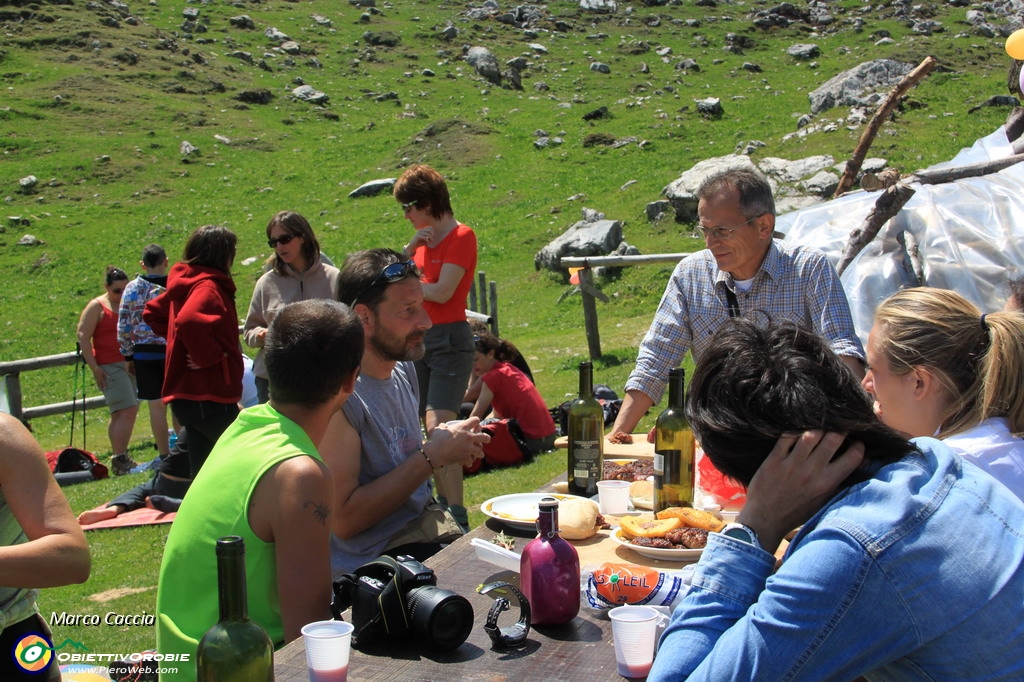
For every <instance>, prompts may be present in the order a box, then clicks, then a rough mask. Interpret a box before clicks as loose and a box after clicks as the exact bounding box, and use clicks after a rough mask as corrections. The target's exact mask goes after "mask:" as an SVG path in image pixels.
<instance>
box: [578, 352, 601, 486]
mask: <svg viewBox="0 0 1024 682" xmlns="http://www.w3.org/2000/svg"><path fill="white" fill-rule="evenodd" d="M603 470H604V410H602V409H601V403H599V402H597V398H595V397H594V366H593V365H592V364H590V363H589V362H581V363H580V396H579V397H578V398H577V399H576V400H574V401H572V404H571V405H569V494H571V495H581V496H584V497H592V496H594V495H596V494H597V482H598V481H600V480H601V477H602V475H603V473H604V471H603Z"/></svg>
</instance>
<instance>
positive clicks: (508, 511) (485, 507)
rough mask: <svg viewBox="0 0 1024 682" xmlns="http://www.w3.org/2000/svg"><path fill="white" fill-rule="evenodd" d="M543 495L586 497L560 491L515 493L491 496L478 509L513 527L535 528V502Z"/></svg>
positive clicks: (560, 497)
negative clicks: (564, 493)
mask: <svg viewBox="0 0 1024 682" xmlns="http://www.w3.org/2000/svg"><path fill="white" fill-rule="evenodd" d="M545 497H554V498H555V499H557V500H559V501H561V500H570V499H573V498H576V499H580V500H583V499H586V498H583V497H579V496H577V495H563V494H561V493H515V494H512V495H502V496H500V497H492V498H491V499H489V500H487V501H485V502H484V503H483V504H481V505H480V511H482V512H483V513H484V514H486V515H487V516H490V517H491V518H492V519H496V520H498V521H501V522H502V523H507V524H508V525H510V526H512V527H513V528H521V529H523V530H535V528H536V525H537V503H538V502H540V501H541V499H542V498H545Z"/></svg>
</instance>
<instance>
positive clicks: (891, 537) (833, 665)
mask: <svg viewBox="0 0 1024 682" xmlns="http://www.w3.org/2000/svg"><path fill="white" fill-rule="evenodd" d="M686 408H687V415H688V416H689V418H690V423H691V424H692V425H693V429H694V434H695V435H696V436H697V437H698V438H699V440H700V442H701V445H702V446H703V448H704V451H705V453H706V454H707V456H708V457H710V458H711V460H712V462H713V463H714V464H715V466H716V467H717V468H718V469H719V470H720V471H722V472H723V473H725V474H726V475H728V476H731V477H733V478H735V479H736V480H738V481H740V482H741V483H743V484H744V485H746V486H747V502H746V506H745V507H744V508H743V510H742V511H741V512H740V514H739V517H738V519H737V522H736V523H733V524H729V525H728V526H726V527H725V529H723V531H722V532H721V533H711V534H710V535H709V537H708V544H707V548H706V549H705V550H704V552H703V554H702V556H701V558H700V561H699V562H698V564H697V566H696V571H695V572H694V576H693V583H692V586H691V589H690V591H689V593H688V594H687V595H686V597H685V598H684V599H683V601H682V602H681V603H680V605H679V606H678V607H677V608H676V610H675V612H674V613H673V615H672V620H671V622H670V624H669V626H668V628H667V629H666V631H665V634H664V636H663V637H662V639H661V646H660V648H659V650H658V654H657V657H656V658H655V661H654V667H653V668H652V670H651V674H650V676H649V677H648V679H649V680H652V682H654V681H657V682H662V681H665V680H682V679H686V680H690V681H691V682H692V681H694V680H721V681H723V682H726V681H732V680H791V681H793V682H796V681H799V680H807V681H811V680H814V681H818V680H853V679H856V678H858V676H864V677H865V678H866V679H868V680H898V681H900V682H911V681H915V682H916V681H921V682H925V681H927V682H935V681H937V680H947V681H949V682H953V681H954V680H955V681H957V682H969V681H972V680H1007V681H1008V680H1021V679H1024V619H1022V618H1021V617H1020V614H1021V613H1024V505H1022V504H1021V502H1020V500H1018V499H1017V498H1016V497H1015V496H1014V495H1013V494H1012V493H1010V492H1009V491H1008V490H1007V489H1006V488H1005V487H1004V486H1002V485H1001V484H999V483H998V482H997V481H996V480H995V479H993V478H992V477H991V476H989V475H988V474H986V473H985V472H983V471H981V470H980V469H978V468H977V467H975V466H973V465H971V464H969V463H965V462H964V461H963V460H962V459H961V458H960V457H959V456H957V455H956V454H955V453H954V452H953V451H952V450H951V449H950V448H949V447H947V446H946V445H945V444H943V443H942V442H940V441H938V440H935V439H933V438H915V439H913V440H910V441H908V440H906V439H905V438H904V437H903V436H902V435H901V434H900V433H898V432H896V431H894V430H893V429H891V428H890V427H888V426H886V425H885V424H883V423H882V422H881V421H879V420H878V418H877V417H876V416H875V414H874V412H873V411H872V405H871V400H870V399H869V398H868V396H867V395H866V394H865V393H864V392H863V391H862V390H861V388H860V385H859V382H858V380H857V377H856V376H855V375H854V374H853V372H852V371H851V370H850V369H849V368H848V367H846V366H845V365H844V364H843V362H842V361H841V360H840V359H839V358H838V357H837V356H836V355H835V353H834V352H833V351H832V350H831V349H830V348H829V347H828V346H827V345H826V342H825V341H823V340H822V339H821V338H820V337H819V336H817V335H816V334H814V333H812V332H810V331H808V330H805V329H803V328H800V327H798V326H796V325H795V324H794V323H791V322H783V323H772V324H769V325H768V326H767V327H764V328H758V327H757V326H755V325H754V324H753V323H752V322H750V321H748V320H745V319H737V320H732V321H730V322H729V323H727V324H726V325H725V326H724V327H723V328H722V329H721V330H720V331H719V332H718V333H717V334H716V335H715V338H714V340H713V341H712V343H711V345H710V347H709V349H708V351H707V352H705V353H704V354H703V355H702V356H701V359H700V360H699V362H698V363H697V366H696V368H695V371H694V373H693V379H692V381H691V384H690V388H689V396H688V397H687V404H686ZM801 526H802V528H800V530H799V532H798V533H797V534H796V536H795V537H794V538H793V539H792V540H791V541H790V544H789V547H788V548H787V549H786V552H785V555H784V557H783V559H782V563H781V566H779V567H778V569H777V570H776V560H775V552H776V551H777V550H778V548H779V545H780V543H781V541H782V538H783V537H784V536H785V535H786V534H787V533H789V532H790V531H792V530H793V529H795V528H798V527H801Z"/></svg>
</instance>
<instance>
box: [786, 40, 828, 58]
mask: <svg viewBox="0 0 1024 682" xmlns="http://www.w3.org/2000/svg"><path fill="white" fill-rule="evenodd" d="M786 54H788V55H789V56H790V57H795V58H796V59H816V58H817V57H820V56H821V49H820V48H819V47H818V46H817V45H814V44H813V43H797V44H796V45H790V46H789V47H787V48H786Z"/></svg>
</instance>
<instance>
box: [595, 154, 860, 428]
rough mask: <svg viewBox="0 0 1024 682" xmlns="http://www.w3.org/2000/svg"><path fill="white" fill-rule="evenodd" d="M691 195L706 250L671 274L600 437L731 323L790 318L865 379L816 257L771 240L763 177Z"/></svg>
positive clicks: (770, 207) (652, 400) (717, 182)
mask: <svg viewBox="0 0 1024 682" xmlns="http://www.w3.org/2000/svg"><path fill="white" fill-rule="evenodd" d="M697 199H698V202H697V216H698V220H699V223H698V227H699V229H700V231H701V232H702V233H703V235H704V239H705V243H706V244H707V247H708V248H707V249H705V250H704V251H700V252H699V253H695V254H693V255H691V256H688V257H686V258H684V259H683V260H682V261H680V262H679V265H677V266H676V269H675V271H674V272H673V273H672V278H671V279H670V280H669V283H668V286H667V287H665V293H664V295H663V296H662V298H661V303H660V304H659V305H658V311H657V312H656V313H655V315H654V322H653V323H652V324H651V328H650V329H649V330H648V331H647V335H646V336H645V337H644V340H643V343H641V344H640V354H639V356H638V357H637V361H636V369H634V370H633V373H632V374H631V375H630V377H629V380H628V381H627V382H626V387H625V389H626V396H625V398H624V399H623V401H622V408H621V409H620V410H619V415H618V417H617V418H616V420H615V425H614V426H613V427H612V430H611V432H610V433H609V435H611V434H614V433H618V432H625V433H631V432H632V431H633V429H634V428H635V427H636V425H637V422H639V421H640V417H642V416H643V414H644V413H645V412H646V411H647V410H648V409H649V408H650V407H651V406H652V405H655V404H656V403H658V402H659V401H660V400H661V395H662V393H663V392H664V390H665V384H666V382H667V379H668V371H669V370H670V369H672V368H673V367H678V366H679V365H680V364H681V362H682V360H683V357H684V356H685V355H686V352H687V351H690V352H691V353H692V354H693V359H694V362H695V363H696V362H697V361H698V360H700V357H701V355H702V354H703V353H704V352H705V351H706V350H707V349H708V347H709V345H710V343H711V337H712V335H713V334H714V333H715V332H716V331H717V330H718V328H719V327H720V326H722V323H724V322H725V321H726V320H728V319H729V318H730V317H740V316H743V317H747V318H749V319H752V320H755V321H757V322H758V323H759V324H766V323H767V322H768V321H769V320H771V321H775V322H779V321H781V320H792V321H794V322H797V323H798V324H801V325H803V326H805V327H807V328H808V329H812V330H814V331H815V332H816V333H817V334H819V335H820V336H821V337H822V338H824V339H825V340H826V341H827V342H828V344H829V346H831V348H832V350H833V351H835V353H836V354H837V355H838V356H840V358H842V360H843V361H844V362H845V363H846V365H847V366H849V367H850V369H851V370H852V371H853V372H854V375H855V376H856V377H857V378H858V379H860V378H862V377H863V376H864V348H863V346H861V343H860V339H859V338H858V337H857V333H856V331H855V330H854V327H853V318H852V317H851V315H850V307H849V304H848V302H847V300H846V292H844V291H843V286H842V284H841V283H840V282H839V276H838V275H837V274H836V271H835V269H834V268H833V267H832V264H831V263H829V261H828V260H827V259H826V258H825V256H824V255H823V254H822V253H820V252H819V251H816V250H814V249H810V248H808V247H805V246H787V245H785V244H783V243H781V242H777V241H775V240H773V239H772V234H773V233H774V230H775V200H774V199H773V198H772V190H771V186H770V185H769V184H768V181H767V180H766V179H765V178H764V176H762V175H761V174H760V173H758V172H757V171H755V170H753V169H740V168H734V169H729V170H725V171H722V172H720V173H717V174H715V175H712V176H710V177H708V178H707V179H706V180H705V181H704V182H703V183H702V184H701V186H700V189H698V190H697Z"/></svg>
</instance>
